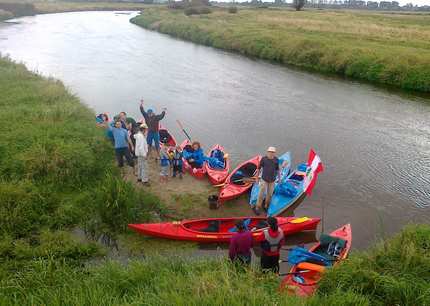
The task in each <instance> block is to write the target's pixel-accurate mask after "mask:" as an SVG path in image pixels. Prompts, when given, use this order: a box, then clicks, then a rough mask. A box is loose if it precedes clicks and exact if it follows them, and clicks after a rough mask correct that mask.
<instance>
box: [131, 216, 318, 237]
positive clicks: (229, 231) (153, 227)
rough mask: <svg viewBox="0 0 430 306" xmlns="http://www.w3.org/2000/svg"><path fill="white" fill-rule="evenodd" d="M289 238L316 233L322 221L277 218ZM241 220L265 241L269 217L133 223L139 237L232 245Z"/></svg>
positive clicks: (315, 219)
mask: <svg viewBox="0 0 430 306" xmlns="http://www.w3.org/2000/svg"><path fill="white" fill-rule="evenodd" d="M277 219H278V224H279V227H280V228H281V229H282V230H283V231H284V234H285V235H290V234H293V233H298V232H301V231H313V230H316V227H317V225H318V223H319V222H320V220H321V219H320V218H310V217H301V218H297V217H277ZM237 220H244V223H245V224H246V225H247V227H248V229H249V230H251V231H252V235H253V237H254V240H255V241H256V242H259V241H261V240H262V239H263V235H262V232H263V230H264V229H265V228H267V227H268V224H267V222H266V220H267V219H266V218H265V217H237V218H207V219H193V220H183V221H174V222H163V223H146V224H129V225H128V227H129V228H130V229H132V230H134V231H136V232H138V233H139V234H143V235H147V236H153V237H159V238H166V239H174V240H187V241H197V242H205V243H206V242H229V241H230V239H231V237H232V236H233V235H234V233H235V231H236V228H235V224H236V222H237Z"/></svg>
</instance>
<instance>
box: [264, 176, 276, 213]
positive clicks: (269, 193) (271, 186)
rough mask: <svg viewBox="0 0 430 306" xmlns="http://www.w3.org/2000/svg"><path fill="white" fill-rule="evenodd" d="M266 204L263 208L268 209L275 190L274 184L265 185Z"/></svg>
mask: <svg viewBox="0 0 430 306" xmlns="http://www.w3.org/2000/svg"><path fill="white" fill-rule="evenodd" d="M266 185H267V188H266V202H265V206H266V207H267V208H269V205H270V201H272V195H273V190H274V189H275V182H271V183H266Z"/></svg>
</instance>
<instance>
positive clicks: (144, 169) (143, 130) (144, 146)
mask: <svg viewBox="0 0 430 306" xmlns="http://www.w3.org/2000/svg"><path fill="white" fill-rule="evenodd" d="M147 130H148V126H147V125H146V124H145V123H142V124H141V125H140V127H139V132H137V133H136V134H134V135H133V136H134V138H135V139H136V147H135V149H134V154H135V155H136V156H137V181H138V182H142V183H143V184H148V182H149V179H148V162H147V159H148V158H147V157H148V142H147V141H146V137H147Z"/></svg>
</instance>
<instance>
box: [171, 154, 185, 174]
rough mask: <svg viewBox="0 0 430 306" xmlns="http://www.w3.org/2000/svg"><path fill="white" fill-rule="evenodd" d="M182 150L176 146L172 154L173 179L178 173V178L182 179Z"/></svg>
mask: <svg viewBox="0 0 430 306" xmlns="http://www.w3.org/2000/svg"><path fill="white" fill-rule="evenodd" d="M182 157H183V153H182V149H181V147H180V146H177V147H176V149H175V151H174V152H173V175H172V176H173V177H176V173H179V178H180V179H182V173H183V172H182Z"/></svg>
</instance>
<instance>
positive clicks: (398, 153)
mask: <svg viewBox="0 0 430 306" xmlns="http://www.w3.org/2000/svg"><path fill="white" fill-rule="evenodd" d="M129 18H130V16H128V15H123V14H115V13H113V12H79V13H67V14H53V15H40V16H34V17H25V18H21V19H19V22H20V23H19V24H3V25H0V52H2V53H3V54H4V53H8V54H10V56H11V57H12V58H14V59H16V60H19V61H24V62H25V63H26V64H27V65H28V66H29V67H31V68H32V69H34V70H37V71H39V72H41V73H43V74H45V75H52V76H54V77H57V78H60V79H61V80H63V81H64V82H65V84H66V85H67V86H68V87H70V89H71V90H72V91H73V92H75V93H76V94H78V95H79V96H80V97H81V98H82V99H83V100H84V101H85V102H86V103H87V104H88V105H90V106H91V107H92V108H93V109H94V110H95V111H96V112H104V111H107V112H109V113H111V114H113V113H116V112H119V111H126V112H128V113H129V114H130V115H132V116H135V117H139V116H140V115H139V111H138V101H139V100H140V98H141V97H144V98H145V100H146V101H147V105H148V106H151V107H152V108H155V109H157V110H161V108H162V107H167V108H168V115H167V117H166V120H165V124H166V125H167V127H168V128H170V129H171V130H172V132H173V133H174V134H175V135H176V136H177V137H178V138H179V139H181V138H183V135H182V134H181V133H180V131H179V129H178V128H177V126H176V124H175V120H176V119H180V120H181V121H182V122H183V123H184V125H185V126H186V128H187V129H188V131H189V132H190V133H191V136H192V137H193V138H195V139H199V140H201V142H202V143H203V144H205V145H206V147H209V146H210V145H212V144H214V143H216V142H219V143H221V144H222V145H224V146H225V147H226V148H227V149H228V150H229V151H230V156H231V157H232V159H233V161H234V162H235V163H236V162H238V161H240V160H244V159H247V158H249V157H250V156H252V155H255V154H256V153H263V152H264V149H265V148H266V147H267V146H269V145H276V146H277V147H278V149H279V151H280V152H281V153H282V152H284V151H286V150H290V151H291V152H292V154H293V162H294V163H295V164H296V163H299V162H301V161H304V160H306V157H307V156H306V155H307V151H308V150H309V148H310V147H314V148H315V150H316V151H317V152H318V153H319V154H320V155H321V157H322V159H323V161H324V163H325V168H326V171H325V172H324V173H322V174H321V175H320V180H319V183H318V185H317V187H316V188H315V191H314V194H313V195H312V197H308V198H307V199H306V200H305V201H304V202H303V203H302V205H300V206H299V207H297V208H296V211H295V214H296V215H310V216H320V215H321V214H322V213H323V211H324V226H325V230H326V231H330V230H332V229H335V228H336V227H338V226H340V225H342V224H344V223H347V222H351V223H352V226H353V231H354V245H355V246H356V247H357V246H358V247H362V246H365V245H367V244H368V243H369V242H371V241H372V240H374V239H375V238H378V237H382V236H384V235H387V234H390V233H392V232H394V231H397V230H399V229H400V228H401V226H402V225H404V224H406V223H408V222H414V221H423V220H424V221H425V220H428V219H429V216H430V212H429V209H430V207H429V205H430V199H429V198H430V141H429V134H430V123H429V122H430V120H429V119H430V103H428V101H425V100H424V99H423V98H418V97H408V96H405V95H403V96H399V95H398V94H392V93H389V92H387V91H384V90H380V89H375V88H373V87H371V86H369V85H363V84H359V83H356V82H347V81H339V80H334V79H330V78H324V77H321V76H315V75H312V74H308V73H305V72H298V71H293V70H289V69H287V68H282V67H279V66H276V65H272V64H268V63H264V62H260V61H254V60H250V59H246V58H243V57H241V56H239V55H235V54H229V53H226V52H222V51H218V50H214V49H211V48H206V47H202V46H197V45H194V44H191V43H187V42H182V41H179V40H175V39H172V38H169V37H167V36H165V35H161V34H158V33H154V32H150V31H147V30H144V29H141V28H139V27H137V26H135V25H133V24H130V23H129V22H128V19H129ZM241 205H246V204H244V203H241Z"/></svg>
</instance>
